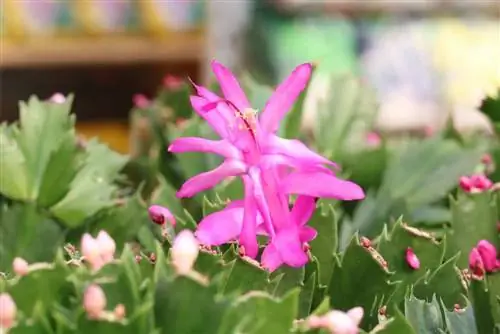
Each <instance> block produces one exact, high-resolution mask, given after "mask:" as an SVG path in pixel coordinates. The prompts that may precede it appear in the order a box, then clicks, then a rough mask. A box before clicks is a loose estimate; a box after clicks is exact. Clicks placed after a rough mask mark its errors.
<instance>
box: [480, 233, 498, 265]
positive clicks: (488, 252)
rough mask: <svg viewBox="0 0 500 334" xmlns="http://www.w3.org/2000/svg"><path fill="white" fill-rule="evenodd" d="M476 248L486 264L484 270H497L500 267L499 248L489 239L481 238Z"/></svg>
mask: <svg viewBox="0 0 500 334" xmlns="http://www.w3.org/2000/svg"><path fill="white" fill-rule="evenodd" d="M476 249H477V251H478V253H479V256H480V257H481V260H482V262H483V265H484V270H486V272H488V273H492V272H494V271H496V270H497V269H499V268H498V264H497V262H498V260H497V250H496V248H495V246H493V245H492V244H491V243H490V242H488V241H487V240H481V241H479V242H478V244H477V246H476Z"/></svg>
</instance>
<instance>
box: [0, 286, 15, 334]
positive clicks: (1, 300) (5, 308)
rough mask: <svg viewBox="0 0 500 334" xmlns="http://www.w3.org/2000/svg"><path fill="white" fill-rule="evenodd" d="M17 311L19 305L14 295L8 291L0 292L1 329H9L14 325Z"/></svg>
mask: <svg viewBox="0 0 500 334" xmlns="http://www.w3.org/2000/svg"><path fill="white" fill-rule="evenodd" d="M16 313H17V307H16V304H15V303H14V300H13V299H12V297H11V296H10V295H9V294H7V293H2V294H0V329H5V330H8V329H9V328H11V327H13V326H14V322H15V321H16ZM0 332H1V331H0Z"/></svg>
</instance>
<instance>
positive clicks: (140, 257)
mask: <svg viewBox="0 0 500 334" xmlns="http://www.w3.org/2000/svg"><path fill="white" fill-rule="evenodd" d="M141 260H142V256H140V255H136V256H135V262H137V263H139V262H141Z"/></svg>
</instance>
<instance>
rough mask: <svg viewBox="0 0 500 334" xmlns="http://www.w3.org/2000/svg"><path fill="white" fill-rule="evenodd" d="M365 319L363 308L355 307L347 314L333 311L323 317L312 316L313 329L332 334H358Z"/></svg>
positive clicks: (310, 321) (310, 318)
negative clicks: (323, 330) (362, 320)
mask: <svg viewBox="0 0 500 334" xmlns="http://www.w3.org/2000/svg"><path fill="white" fill-rule="evenodd" d="M362 318H363V308H361V307H355V308H353V309H350V310H349V311H347V312H342V311H337V310H333V311H330V312H328V313H327V314H325V315H323V316H311V317H309V319H308V325H309V327H311V328H323V329H326V330H328V331H329V332H330V333H332V334H358V333H359V323H360V322H361V319H362Z"/></svg>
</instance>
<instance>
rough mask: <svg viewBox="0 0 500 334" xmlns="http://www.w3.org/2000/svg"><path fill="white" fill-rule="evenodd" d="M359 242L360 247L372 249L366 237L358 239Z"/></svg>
mask: <svg viewBox="0 0 500 334" xmlns="http://www.w3.org/2000/svg"><path fill="white" fill-rule="evenodd" d="M359 242H360V244H361V246H363V247H364V248H370V247H372V242H371V241H370V239H368V238H366V237H361V238H359Z"/></svg>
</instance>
